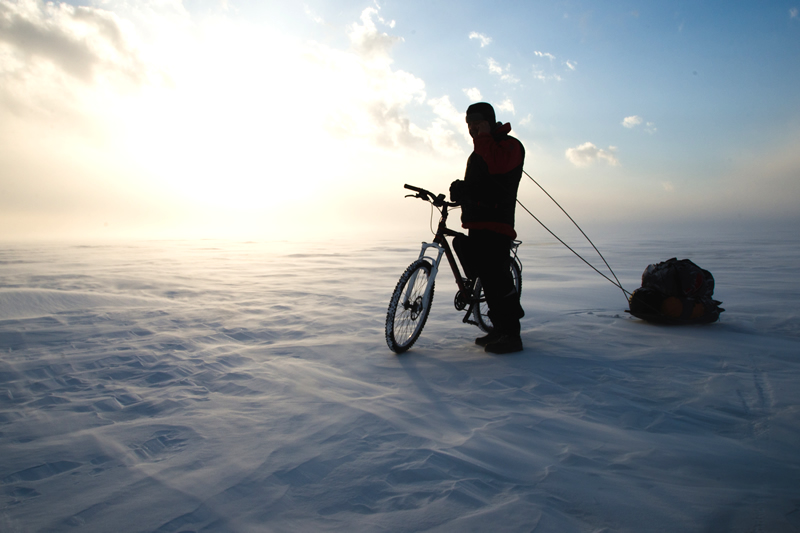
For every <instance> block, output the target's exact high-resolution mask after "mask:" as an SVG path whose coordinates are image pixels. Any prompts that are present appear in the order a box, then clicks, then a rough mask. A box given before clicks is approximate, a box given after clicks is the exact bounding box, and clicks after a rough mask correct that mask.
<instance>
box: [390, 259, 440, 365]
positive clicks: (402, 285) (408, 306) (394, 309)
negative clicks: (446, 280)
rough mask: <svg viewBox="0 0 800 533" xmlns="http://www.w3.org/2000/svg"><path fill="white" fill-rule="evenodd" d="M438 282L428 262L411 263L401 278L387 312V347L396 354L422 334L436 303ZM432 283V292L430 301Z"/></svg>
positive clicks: (405, 348) (406, 348) (420, 260)
mask: <svg viewBox="0 0 800 533" xmlns="http://www.w3.org/2000/svg"><path fill="white" fill-rule="evenodd" d="M434 283H435V281H434V280H433V279H431V265H430V263H429V262H428V261H425V260H424V259H419V260H417V261H414V262H413V263H411V265H409V267H408V268H407V269H406V271H405V272H403V275H402V276H400V280H399V281H398V282H397V286H396V287H395V288H394V293H392V299H391V300H390V301H389V310H388V311H387V313H386V344H388V345H389V348H391V350H392V351H393V352H395V353H402V352H405V351H406V350H408V349H409V348H411V346H412V345H413V344H414V343H415V342H416V341H417V339H418V338H419V335H420V333H422V328H423V327H425V322H426V321H427V320H428V313H430V310H431V303H433V288H434ZM428 284H430V285H431V290H430V295H429V296H428V298H427V301H426V300H425V292H426V291H427V288H428Z"/></svg>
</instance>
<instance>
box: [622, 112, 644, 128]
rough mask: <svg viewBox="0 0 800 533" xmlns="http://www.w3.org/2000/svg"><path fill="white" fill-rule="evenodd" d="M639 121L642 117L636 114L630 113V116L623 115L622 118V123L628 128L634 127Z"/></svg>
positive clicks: (640, 121)
mask: <svg viewBox="0 0 800 533" xmlns="http://www.w3.org/2000/svg"><path fill="white" fill-rule="evenodd" d="M641 123H642V117H640V116H638V115H632V116H630V117H625V118H624V119H623V120H622V125H623V126H625V127H626V128H629V129H630V128H635V127H636V126H638V125H639V124H641Z"/></svg>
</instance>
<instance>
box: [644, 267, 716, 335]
mask: <svg viewBox="0 0 800 533" xmlns="http://www.w3.org/2000/svg"><path fill="white" fill-rule="evenodd" d="M713 296H714V276H712V275H711V272H709V271H708V270H703V269H702V268H700V267H699V266H697V265H695V264H694V263H692V262H691V261H689V260H688V259H680V260H679V259H677V258H674V257H673V258H672V259H669V260H668V261H664V262H662V263H656V264H653V265H648V267H647V268H646V269H645V271H644V273H643V274H642V286H641V287H640V288H638V289H636V290H635V291H633V294H632V295H631V297H630V300H629V304H630V313H631V314H632V315H633V316H635V317H638V318H641V319H643V320H647V321H648V322H657V323H661V324H707V323H710V322H716V321H717V320H719V314H720V313H721V312H723V311H724V309H722V308H721V307H719V305H720V304H721V303H722V302H719V301H717V300H714V299H713Z"/></svg>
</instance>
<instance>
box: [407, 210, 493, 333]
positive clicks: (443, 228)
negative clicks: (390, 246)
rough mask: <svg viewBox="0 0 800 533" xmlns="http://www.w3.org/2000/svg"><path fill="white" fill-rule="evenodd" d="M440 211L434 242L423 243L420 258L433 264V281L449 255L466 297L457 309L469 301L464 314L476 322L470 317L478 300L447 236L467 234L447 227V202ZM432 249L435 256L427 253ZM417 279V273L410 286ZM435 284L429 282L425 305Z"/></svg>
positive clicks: (460, 293) (458, 282)
mask: <svg viewBox="0 0 800 533" xmlns="http://www.w3.org/2000/svg"><path fill="white" fill-rule="evenodd" d="M434 205H435V204H434ZM440 213H441V218H440V219H439V226H438V227H437V229H436V234H435V235H434V238H433V242H432V243H428V242H423V243H422V248H421V249H420V252H419V258H418V259H425V260H426V261H428V262H429V263H430V264H431V275H430V278H431V281H433V280H435V279H436V275H437V274H438V273H439V264H440V263H441V261H442V255H444V256H445V257H447V262H448V264H449V265H450V269H451V270H452V271H453V277H454V278H455V281H456V285H457V286H458V291H459V292H458V294H459V295H462V297H465V298H466V299H465V301H464V302H465V304H464V306H463V307H461V308H458V306H456V309H458V310H459V311H462V310H463V309H464V308H465V307H467V305H466V303H467V302H468V303H469V307H467V312H466V314H465V315H464V322H465V323H470V324H474V322H473V321H472V320H470V319H469V317H470V316H471V315H472V312H473V308H474V305H475V304H476V303H477V302H476V301H475V300H474V299H473V298H472V297H471V294H472V287H470V286H467V284H466V283H465V277H464V276H463V275H462V273H461V268H460V267H459V264H458V261H457V259H456V256H455V254H454V253H453V249H452V247H451V246H450V243H449V242H448V241H447V238H446V237H458V236H463V237H465V236H466V235H464V234H463V233H461V232H459V231H455V230H452V229H450V228H448V227H447V216H448V204H447V203H443V205H442V206H441V210H440ZM431 249H433V250H435V252H434V254H435V257H434V256H433V255H431V256H429V255H426V252H427V251H428V250H431ZM415 279H416V274H415V275H414V277H413V278H412V280H411V283H409V286H413V282H414V281H415ZM433 286H434V284H433V283H430V284H428V287H427V289H426V290H425V295H424V296H423V299H424V302H425V305H428V303H429V302H430V293H431V291H432V290H433Z"/></svg>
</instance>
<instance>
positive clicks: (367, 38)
mask: <svg viewBox="0 0 800 533" xmlns="http://www.w3.org/2000/svg"><path fill="white" fill-rule="evenodd" d="M377 15H378V10H377V9H376V8H374V7H368V8H366V9H364V11H362V12H361V24H359V23H358V22H355V23H353V24H352V25H350V27H349V30H348V32H347V34H348V37H350V45H351V46H352V47H353V48H354V49H355V50H356V51H358V53H359V54H362V55H364V56H368V57H380V58H386V57H388V54H389V50H390V49H391V48H392V46H393V45H394V44H395V43H397V42H401V41H402V40H403V39H402V37H395V36H392V35H389V34H388V33H385V32H381V31H379V30H378V27H377V25H376V24H375V21H374V20H373V17H376V16H377ZM376 18H377V19H378V22H380V23H382V24H384V25H386V26H388V27H390V28H393V27H394V25H395V23H394V21H390V22H386V21H385V20H384V19H383V18H381V17H380V16H377V17H376Z"/></svg>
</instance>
